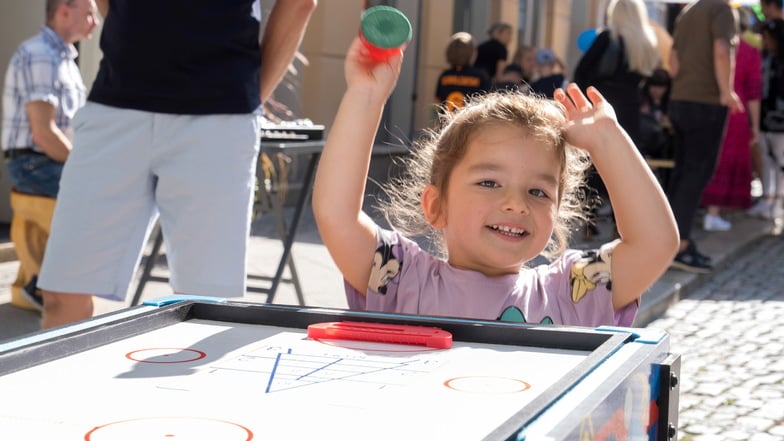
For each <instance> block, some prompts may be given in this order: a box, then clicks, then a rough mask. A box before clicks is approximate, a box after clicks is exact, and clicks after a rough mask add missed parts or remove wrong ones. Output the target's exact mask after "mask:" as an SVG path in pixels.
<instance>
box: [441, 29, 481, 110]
mask: <svg viewBox="0 0 784 441" xmlns="http://www.w3.org/2000/svg"><path fill="white" fill-rule="evenodd" d="M475 51H476V48H475V46H474V39H473V37H472V36H471V34H469V33H468V32H458V33H456V34H454V35H452V37H451V38H450V40H449V45H448V46H447V47H446V60H447V62H448V63H449V69H446V70H445V71H443V72H441V75H439V77H438V82H437V83H436V98H435V99H436V103H437V104H439V105H440V106H442V108H443V109H444V110H447V111H452V110H454V109H457V108H460V107H463V105H464V104H465V100H466V98H468V97H469V96H471V95H474V94H477V93H482V92H485V91H487V90H489V89H490V79H489V78H488V76H487V74H486V73H485V72H484V71H483V70H481V69H479V68H476V67H472V66H471V60H472V59H473V58H474V53H475Z"/></svg>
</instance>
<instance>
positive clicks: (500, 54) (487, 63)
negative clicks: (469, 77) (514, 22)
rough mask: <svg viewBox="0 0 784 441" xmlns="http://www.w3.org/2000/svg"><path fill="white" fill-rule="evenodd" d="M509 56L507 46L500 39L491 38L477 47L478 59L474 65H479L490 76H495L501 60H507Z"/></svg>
mask: <svg viewBox="0 0 784 441" xmlns="http://www.w3.org/2000/svg"><path fill="white" fill-rule="evenodd" d="M508 56H509V54H508V52H507V50H506V46H504V44H503V43H501V42H500V41H498V40H496V39H494V38H491V39H490V40H487V41H485V42H484V43H482V44H480V45H479V46H478V47H477V48H476V61H474V67H478V68H480V69H482V70H484V71H485V72H487V76H489V77H490V78H495V73H496V72H495V71H496V68H497V67H498V61H499V60H506V59H507V57H508Z"/></svg>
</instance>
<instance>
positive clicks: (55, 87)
mask: <svg viewBox="0 0 784 441" xmlns="http://www.w3.org/2000/svg"><path fill="white" fill-rule="evenodd" d="M97 24H98V16H97V8H96V5H95V1H94V0H47V1H46V24H45V25H44V26H42V27H41V30H40V31H39V32H38V34H36V35H35V36H34V37H32V38H30V39H28V40H26V41H24V42H23V43H22V44H21V45H20V46H19V48H18V49H17V50H16V52H15V53H14V55H13V57H12V58H11V61H10V63H9V65H8V71H7V72H6V77H5V87H4V89H3V119H2V148H3V151H4V154H5V158H6V167H7V171H8V178H9V180H10V182H11V185H12V187H13V189H12V192H11V207H12V208H13V210H14V217H13V220H12V222H11V239H12V241H13V242H14V245H15V247H16V251H17V255H18V256H19V260H20V267H19V273H18V274H17V280H16V281H15V282H14V284H13V287H12V294H13V296H12V299H13V300H12V301H13V303H14V304H16V305H18V306H22V307H29V306H32V307H33V308H36V309H39V310H40V309H41V307H42V299H41V297H40V296H39V295H38V293H37V289H36V287H35V282H36V278H37V277H36V275H37V274H38V271H39V270H40V266H41V261H42V260H43V252H44V248H45V246H46V241H47V239H48V236H49V224H50V222H51V219H52V213H53V211H54V201H55V198H56V197H57V192H58V190H59V182H60V174H61V172H62V168H63V163H64V162H65V160H66V158H67V157H68V153H69V152H70V150H71V138H72V133H73V130H72V128H71V121H72V119H73V117H74V115H75V114H76V111H77V110H78V109H79V108H80V107H82V105H84V102H85V98H86V88H85V86H84V82H83V81H82V76H81V73H80V72H79V67H78V66H77V65H76V62H75V59H76V57H77V56H78V52H77V50H76V48H75V47H74V45H73V44H74V43H75V42H77V41H80V40H83V39H88V38H90V37H91V36H92V31H93V30H94V29H95V27H96V26H97ZM20 297H21V298H24V299H25V300H27V302H24V301H22V300H21V299H20ZM28 303H29V305H28Z"/></svg>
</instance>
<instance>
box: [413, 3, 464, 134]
mask: <svg viewBox="0 0 784 441" xmlns="http://www.w3.org/2000/svg"><path fill="white" fill-rule="evenodd" d="M453 7H454V5H453V3H452V2H451V1H440V2H433V1H430V2H428V1H425V2H424V4H423V6H422V30H421V31H420V32H421V35H420V38H419V41H420V47H419V50H420V53H419V68H418V71H417V98H418V99H417V103H416V108H415V109H414V129H415V130H418V129H423V128H425V127H429V126H430V125H431V123H432V121H433V104H434V102H435V96H436V81H438V76H439V75H440V74H441V72H442V71H443V70H444V69H446V68H447V67H448V64H447V62H446V46H447V44H449V37H450V36H451V35H452V34H453V33H454V32H453V30H452V15H453V13H454V9H453ZM445 17H449V19H448V20H447V19H445Z"/></svg>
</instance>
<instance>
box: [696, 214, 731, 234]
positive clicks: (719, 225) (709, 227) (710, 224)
mask: <svg viewBox="0 0 784 441" xmlns="http://www.w3.org/2000/svg"><path fill="white" fill-rule="evenodd" d="M702 228H703V229H704V230H705V231H729V230H730V228H732V223H731V222H729V221H727V220H725V219H722V217H721V216H714V215H712V214H706V215H705V218H703V220H702Z"/></svg>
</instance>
